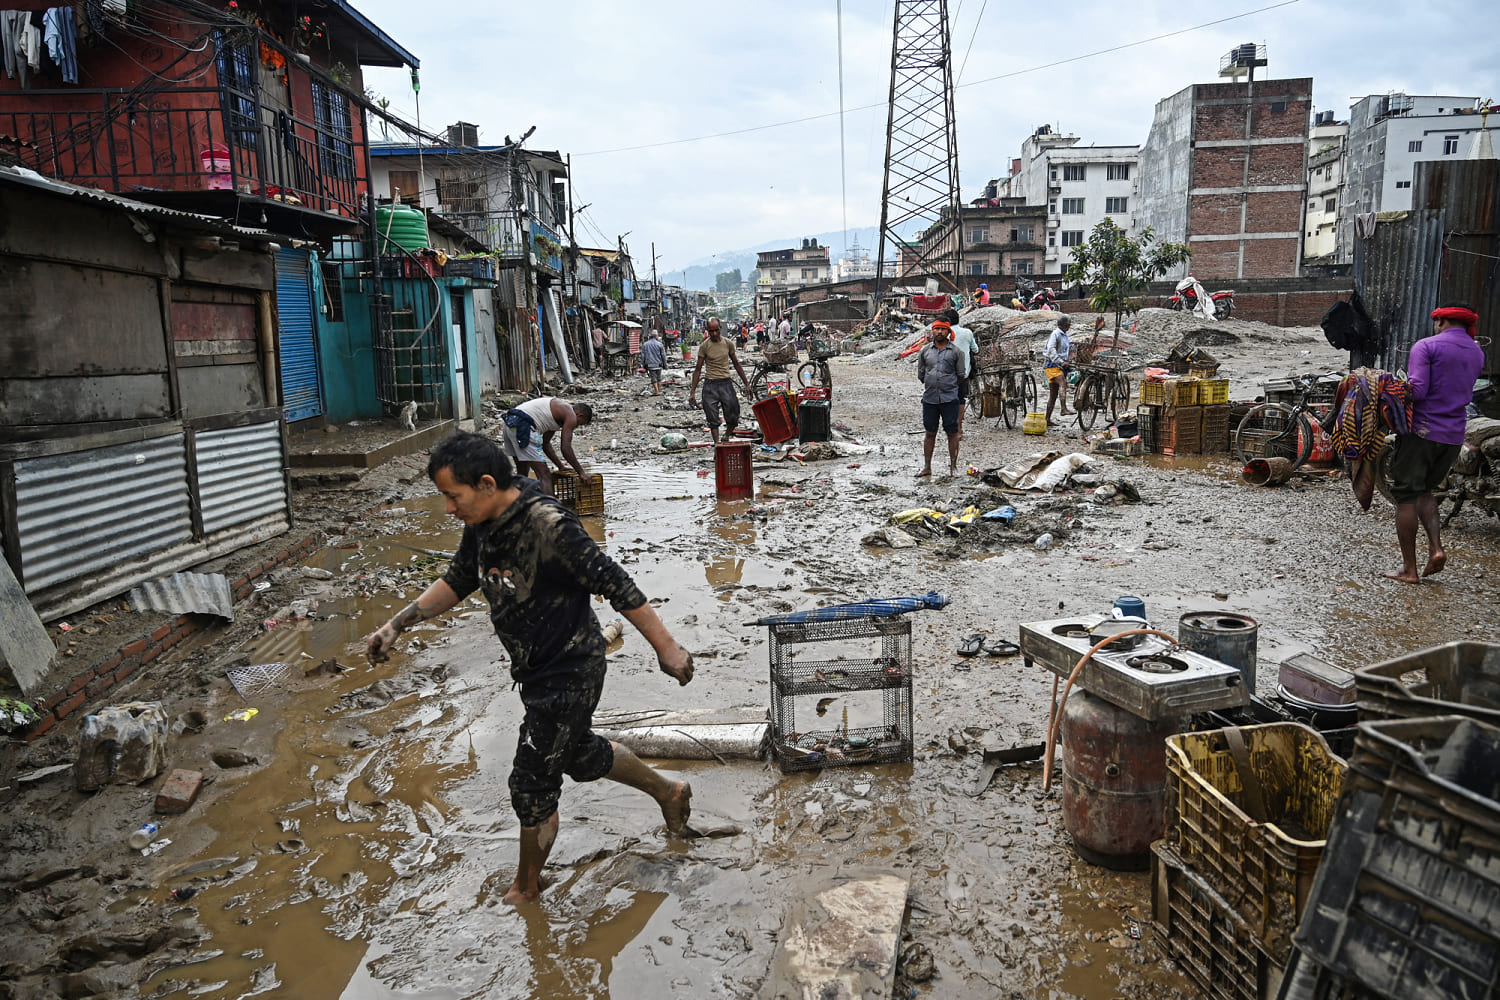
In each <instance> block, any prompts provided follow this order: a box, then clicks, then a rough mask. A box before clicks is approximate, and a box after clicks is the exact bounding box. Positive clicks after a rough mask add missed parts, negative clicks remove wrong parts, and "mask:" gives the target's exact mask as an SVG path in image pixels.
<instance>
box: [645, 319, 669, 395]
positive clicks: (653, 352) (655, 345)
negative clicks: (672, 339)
mask: <svg viewBox="0 0 1500 1000" xmlns="http://www.w3.org/2000/svg"><path fill="white" fill-rule="evenodd" d="M641 364H643V365H645V366H646V377H647V378H648V379H650V380H651V395H653V396H660V395H661V373H662V369H663V368H665V367H667V349H666V348H665V347H663V346H661V334H659V333H658V332H657V331H655V330H652V331H651V336H650V337H649V338H647V340H646V342H645V343H644V344H642V345H641Z"/></svg>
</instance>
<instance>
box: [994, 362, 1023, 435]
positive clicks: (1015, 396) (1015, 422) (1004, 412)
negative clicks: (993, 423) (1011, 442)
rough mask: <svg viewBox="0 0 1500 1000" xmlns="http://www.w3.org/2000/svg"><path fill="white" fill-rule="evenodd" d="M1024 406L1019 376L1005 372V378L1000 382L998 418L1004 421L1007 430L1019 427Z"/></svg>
mask: <svg viewBox="0 0 1500 1000" xmlns="http://www.w3.org/2000/svg"><path fill="white" fill-rule="evenodd" d="M1025 406H1026V400H1025V399H1024V398H1023V393H1022V389H1021V377H1020V375H1019V374H1017V373H1016V372H1006V373H1005V378H1004V379H1003V380H1002V381H1001V382H1000V418H1001V419H1002V420H1004V421H1005V427H1006V429H1007V430H1009V429H1010V428H1012V427H1019V426H1020V425H1021V419H1022V418H1023V417H1024V416H1025V410H1024V408H1025Z"/></svg>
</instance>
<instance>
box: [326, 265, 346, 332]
mask: <svg viewBox="0 0 1500 1000" xmlns="http://www.w3.org/2000/svg"><path fill="white" fill-rule="evenodd" d="M321 264H322V270H323V299H324V301H326V302H327V303H328V321H329V322H330V323H342V322H343V321H344V278H343V275H341V274H340V273H339V264H338V262H337V261H332V260H325V261H322V262H321Z"/></svg>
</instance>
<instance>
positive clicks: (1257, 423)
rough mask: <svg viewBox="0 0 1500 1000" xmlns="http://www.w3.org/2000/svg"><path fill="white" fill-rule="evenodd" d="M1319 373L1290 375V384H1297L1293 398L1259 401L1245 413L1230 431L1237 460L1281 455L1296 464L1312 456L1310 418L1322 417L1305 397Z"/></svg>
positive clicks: (1312, 428)
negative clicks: (1284, 401)
mask: <svg viewBox="0 0 1500 1000" xmlns="http://www.w3.org/2000/svg"><path fill="white" fill-rule="evenodd" d="M1319 378H1320V376H1317V375H1294V376H1292V384H1293V385H1295V386H1296V387H1297V390H1298V398H1297V402H1296V403H1295V404H1293V405H1291V406H1288V405H1287V404H1285V403H1259V404H1257V405H1256V406H1254V407H1253V408H1251V410H1250V412H1249V413H1247V414H1245V416H1244V418H1243V419H1242V420H1241V421H1240V425H1239V427H1237V428H1236V429H1235V432H1234V453H1235V455H1236V456H1237V457H1238V458H1239V460H1240V461H1241V462H1249V461H1250V460H1251V459H1253V458H1284V459H1286V460H1287V461H1289V462H1291V463H1292V468H1293V469H1296V468H1299V467H1300V466H1301V465H1302V464H1303V463H1304V462H1306V461H1307V460H1308V458H1310V457H1311V456H1312V450H1313V445H1314V444H1315V443H1316V442H1317V432H1316V431H1315V429H1314V427H1313V421H1317V422H1318V423H1319V424H1320V425H1321V423H1322V419H1323V418H1322V417H1321V416H1319V415H1318V413H1317V411H1316V410H1314V409H1313V408H1312V406H1311V405H1310V403H1309V399H1310V398H1311V397H1312V391H1313V387H1314V386H1316V385H1317V383H1318V381H1319Z"/></svg>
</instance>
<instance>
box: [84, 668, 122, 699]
mask: <svg viewBox="0 0 1500 1000" xmlns="http://www.w3.org/2000/svg"><path fill="white" fill-rule="evenodd" d="M114 686H115V675H114V674H100V675H99V676H98V677H95V678H94V679H93V680H91V681H89V682H88V686H86V687H85V688H84V689H83V690H84V693H85V694H87V695H88V696H89V697H90V698H97V697H99V696H100V695H101V694H103V693H104V692H106V691H108V690H109V689H110V688H112V687H114Z"/></svg>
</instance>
